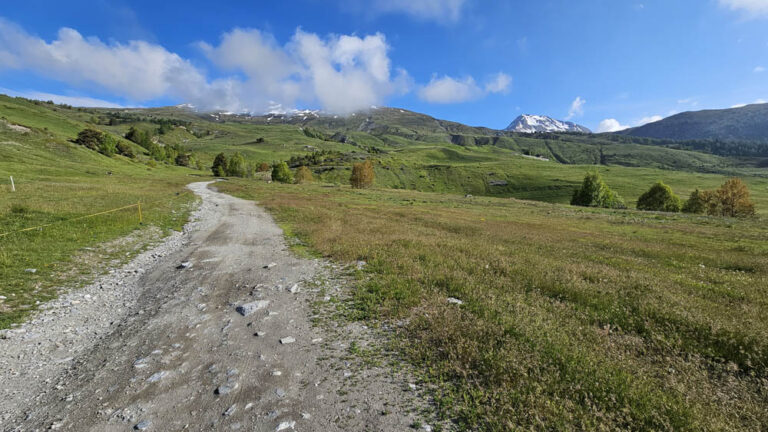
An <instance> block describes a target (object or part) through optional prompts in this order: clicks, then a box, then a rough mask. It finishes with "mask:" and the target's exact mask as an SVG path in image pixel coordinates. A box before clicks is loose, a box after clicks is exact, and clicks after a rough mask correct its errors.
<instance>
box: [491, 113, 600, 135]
mask: <svg viewBox="0 0 768 432" xmlns="http://www.w3.org/2000/svg"><path fill="white" fill-rule="evenodd" d="M504 130H507V131H511V132H521V133H534V132H582V133H592V131H591V130H589V129H587V128H585V127H584V126H581V125H577V124H576V123H573V122H569V121H561V120H555V119H553V118H551V117H547V116H540V115H530V114H523V115H521V116H519V117H518V118H516V119H515V121H513V122H512V123H510V124H509V126H507V128H506V129H504Z"/></svg>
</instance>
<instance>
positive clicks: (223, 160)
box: [211, 153, 227, 177]
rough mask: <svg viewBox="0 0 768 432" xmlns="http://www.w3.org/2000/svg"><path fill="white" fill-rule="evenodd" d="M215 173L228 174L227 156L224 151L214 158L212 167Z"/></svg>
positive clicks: (216, 174)
mask: <svg viewBox="0 0 768 432" xmlns="http://www.w3.org/2000/svg"><path fill="white" fill-rule="evenodd" d="M211 171H213V175H215V176H216V177H225V176H226V175H227V157H226V156H225V155H224V153H219V154H217V155H216V158H215V159H214V160H213V166H212V167H211Z"/></svg>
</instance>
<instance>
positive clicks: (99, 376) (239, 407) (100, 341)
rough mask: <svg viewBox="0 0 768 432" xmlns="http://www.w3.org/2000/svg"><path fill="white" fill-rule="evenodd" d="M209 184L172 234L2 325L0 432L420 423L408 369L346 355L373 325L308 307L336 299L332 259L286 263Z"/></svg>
mask: <svg viewBox="0 0 768 432" xmlns="http://www.w3.org/2000/svg"><path fill="white" fill-rule="evenodd" d="M207 186H208V183H193V184H191V185H190V188H191V189H192V190H193V191H195V193H197V194H198V195H200V196H201V197H202V199H203V203H202V205H201V207H200V209H199V210H198V211H197V212H195V214H194V216H193V222H191V223H190V224H188V225H187V226H186V227H185V229H184V231H183V232H182V233H176V234H173V235H171V236H170V237H168V238H167V239H165V240H164V241H163V242H162V243H161V244H160V245H158V246H156V247H154V248H153V249H151V250H149V251H147V252H144V253H142V254H141V255H140V256H138V257H137V258H136V259H135V260H133V261H132V262H131V263H129V264H127V265H126V266H124V267H123V268H121V269H117V270H114V271H112V272H110V274H109V275H107V276H105V277H103V278H101V280H99V281H97V282H96V283H94V284H92V285H90V286H87V287H85V288H83V289H80V290H77V291H74V292H71V293H69V294H66V295H63V296H61V297H60V298H59V299H58V300H55V301H53V302H50V303H49V304H48V305H46V307H45V308H43V310H42V311H41V312H40V313H39V314H38V315H37V316H36V317H35V318H34V319H33V320H32V321H30V322H28V323H25V324H24V325H23V326H21V327H19V328H18V329H14V330H12V331H6V332H5V337H4V338H0V372H1V375H0V428H2V430H7V431H16V430H19V431H21V430H23V431H27V430H30V431H31V430H49V429H50V430H71V431H111V430H115V431H125V430H132V429H133V430H156V431H174V430H200V431H203V430H205V431H208V430H244V431H281V430H285V431H290V430H301V431H341V430H382V431H383V430H387V431H389V430H392V431H402V430H407V429H409V427H410V426H411V425H412V424H414V422H416V421H418V420H419V418H420V417H419V416H420V414H419V412H420V411H421V410H423V408H424V407H425V406H426V405H425V403H424V402H423V401H422V400H421V399H420V398H419V396H418V393H417V392H416V391H414V387H415V386H414V385H413V384H410V383H409V382H408V380H407V377H406V376H404V375H403V374H402V373H401V374H398V375H393V373H392V372H390V369H389V368H386V367H373V366H370V365H368V366H363V362H362V361H361V360H360V358H359V356H354V355H350V354H349V353H350V351H351V349H350V346H351V344H353V343H354V347H355V350H356V351H359V350H360V347H363V348H365V347H366V346H376V336H375V335H373V334H372V333H371V332H370V331H369V330H367V329H365V328H364V327H363V326H360V325H347V324H343V323H338V322H335V321H332V320H330V319H328V318H327V317H326V318H322V317H318V316H314V315H313V314H315V312H316V310H317V308H313V307H312V304H313V302H318V301H319V302H320V303H322V302H323V300H326V301H327V300H328V299H330V298H331V297H332V296H339V295H340V296H343V292H344V288H343V285H344V283H345V280H344V278H342V277H339V276H338V273H339V272H338V271H337V269H335V268H334V267H333V266H332V265H330V264H329V263H326V262H323V261H320V260H307V259H300V258H297V257H295V256H294V255H293V254H291V253H290V251H289V250H287V247H286V244H285V241H284V238H283V234H282V231H281V230H280V229H279V228H278V227H277V225H276V224H275V223H274V222H273V220H272V219H271V217H270V216H269V215H268V214H267V213H266V212H264V211H263V210H262V209H260V208H259V207H257V206H256V205H254V204H253V203H252V202H249V201H244V200H240V199H237V198H233V197H231V196H228V195H224V194H221V193H217V192H215V191H212V190H210V189H209V188H208V187H207ZM318 320H319V321H320V322H321V323H324V324H323V325H313V321H315V322H317V321H318ZM369 363H370V362H369ZM425 429H426V430H429V427H428V426H427V427H425Z"/></svg>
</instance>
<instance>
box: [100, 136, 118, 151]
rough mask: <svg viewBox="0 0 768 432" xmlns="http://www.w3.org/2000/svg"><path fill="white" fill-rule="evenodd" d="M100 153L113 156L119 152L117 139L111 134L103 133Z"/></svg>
mask: <svg viewBox="0 0 768 432" xmlns="http://www.w3.org/2000/svg"><path fill="white" fill-rule="evenodd" d="M99 153H101V154H103V155H105V156H112V155H114V154H115V153H117V139H115V137H113V136H112V135H110V134H108V133H107V134H102V136H101V141H100V142H99Z"/></svg>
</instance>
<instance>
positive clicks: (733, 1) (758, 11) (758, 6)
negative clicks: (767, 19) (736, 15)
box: [719, 0, 768, 17]
mask: <svg viewBox="0 0 768 432" xmlns="http://www.w3.org/2000/svg"><path fill="white" fill-rule="evenodd" d="M719 1H720V4H721V5H722V6H724V7H727V8H729V9H731V10H738V11H741V12H744V13H746V14H747V15H749V16H752V17H757V16H766V15H768V0H719Z"/></svg>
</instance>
